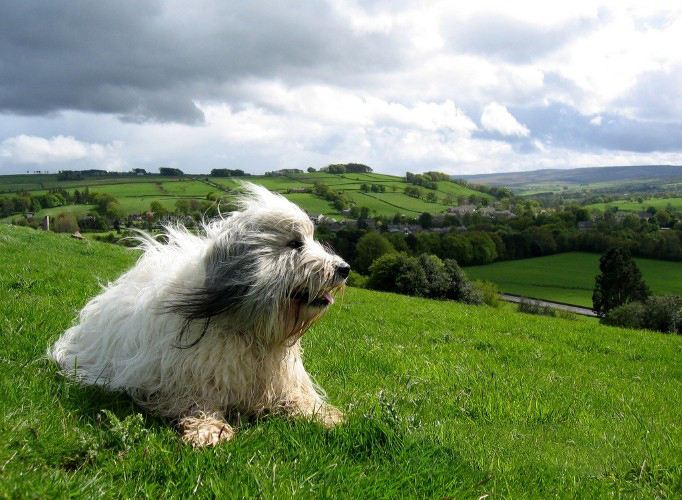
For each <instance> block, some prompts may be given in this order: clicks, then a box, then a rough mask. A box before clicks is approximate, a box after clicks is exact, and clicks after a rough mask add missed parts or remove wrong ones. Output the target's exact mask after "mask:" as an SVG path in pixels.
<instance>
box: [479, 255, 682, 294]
mask: <svg viewBox="0 0 682 500" xmlns="http://www.w3.org/2000/svg"><path fill="white" fill-rule="evenodd" d="M635 260H636V262H637V265H638V266H639V268H640V270H641V271H642V275H643V276H644V280H645V281H646V282H647V284H648V285H649V287H650V288H651V290H652V292H653V293H655V294H657V295H670V294H673V295H682V262H669V261H662V260H652V259H635ZM466 272H467V274H468V275H469V276H470V277H472V278H474V279H480V280H488V281H492V282H493V283H497V284H498V285H499V286H500V289H501V290H502V291H503V292H507V293H513V294H517V295H524V296H527V297H535V298H538V299H547V300H554V301H557V302H566V303H568V304H577V305H581V306H586V307H592V290H593V289H594V279H595V277H596V276H597V274H599V255H598V254H592V253H583V252H568V253H562V254H557V255H549V256H546V257H537V258H534V259H523V260H514V261H505V262H496V263H494V264H489V265H486V266H472V267H467V268H466Z"/></svg>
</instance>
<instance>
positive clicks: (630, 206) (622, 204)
mask: <svg viewBox="0 0 682 500" xmlns="http://www.w3.org/2000/svg"><path fill="white" fill-rule="evenodd" d="M613 207H617V208H618V210H622V211H623V212H644V211H645V210H646V209H647V208H649V207H654V208H655V209H657V210H659V209H665V208H668V207H670V208H672V209H673V210H677V211H679V210H682V198H647V199H644V200H643V201H642V203H639V202H638V201H637V200H619V201H612V202H609V203H593V204H592V205H586V206H585V208H592V209H596V210H601V211H604V210H605V209H607V208H613Z"/></svg>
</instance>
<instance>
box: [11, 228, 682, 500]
mask: <svg viewBox="0 0 682 500" xmlns="http://www.w3.org/2000/svg"><path fill="white" fill-rule="evenodd" d="M0 252H2V255H3V257H4V258H3V259H0V304H1V305H0V311H1V312H2V314H0V331H2V340H3V350H2V355H1V356H0V401H1V403H0V497H12V498H14V497H66V496H68V497H72V496H75V497H83V496H89V497H101V496H105V497H133V496H134V497H141V496H145V497H169V496H172V497H189V496H194V495H197V496H199V497H216V496H217V497H223V498H224V497H228V498H231V497H244V496H248V497H254V496H255V497H265V498H274V497H276V498H282V497H284V498H289V497H304V498H309V497H327V498H328V497H356V498H367V497H380V498H387V497H417V496H418V497H432V498H438V497H454V498H479V497H481V496H483V495H490V498H501V497H506V498H527V497H532V498H549V497H562V498H595V497H607V496H613V497H621V496H626V497H647V498H652V497H658V498H673V497H679V496H680V495H682V420H681V419H680V413H679V410H680V407H682V365H680V363H679V360H680V356H682V336H671V335H663V334H655V333H651V332H643V331H637V330H622V329H616V328H609V327H603V326H601V325H599V324H598V323H597V322H594V321H570V320H565V319H556V318H543V317H535V316H528V315H522V314H519V313H514V312H510V311H509V310H508V309H505V308H503V309H491V308H488V307H485V306H479V307H473V306H463V305H460V304H455V303H450V302H438V301H429V300H423V299H416V298H410V297H403V296H397V295H392V294H382V293H375V292H370V291H364V290H356V289H349V290H348V291H347V292H346V294H345V297H344V298H343V300H340V301H338V303H337V304H336V305H335V306H333V308H332V311H331V312H330V314H328V315H327V317H325V318H324V319H323V320H322V321H321V322H320V323H318V324H317V325H316V326H314V327H313V329H312V330H311V331H310V332H309V333H308V334H307V335H306V337H304V340H303V342H304V347H305V359H306V366H307V368H308V370H309V371H310V372H311V373H312V374H313V375H314V376H315V378H316V380H317V381H318V382H319V383H320V384H321V385H322V387H324V388H325V389H326V390H327V393H328V395H329V399H330V401H331V402H332V403H334V404H336V405H338V406H340V407H341V408H343V409H344V411H345V412H346V413H347V415H348V421H347V423H345V424H344V425H342V426H340V427H339V428H337V429H335V430H332V431H325V430H323V429H321V428H320V427H318V426H317V425H316V424H314V423H311V422H306V421H287V420H284V419H282V418H274V417H273V418H268V419H265V420H263V421H260V422H253V421H250V422H246V421H244V422H242V424H241V428H240V430H239V433H238V435H237V437H236V438H235V439H234V440H233V441H231V442H229V443H226V444H224V445H221V446H219V447H217V448H215V449H207V450H193V449H191V448H188V447H186V446H183V445H182V444H181V443H180V440H179V439H178V436H177V435H176V433H175V431H174V430H173V428H172V427H171V426H170V425H169V424H168V423H166V422H163V421H161V420H159V419H155V418H152V417H149V416H143V415H138V414H139V409H137V408H136V407H135V406H134V405H133V404H131V402H130V400H129V399H128V398H127V397H125V396H123V395H115V394H109V393H106V392H103V391H100V390H93V389H87V388H81V387H77V386H75V385H73V384H71V383H69V382H67V381H65V380H64V379H63V378H62V377H61V376H59V375H58V374H57V371H56V369H55V367H54V366H52V365H51V364H50V363H49V362H48V361H46V360H45V359H44V357H43V356H44V352H45V349H46V348H47V346H48V345H49V344H50V343H51V342H53V341H54V340H55V339H56V338H57V337H58V336H59V335H60V333H61V332H62V331H63V330H64V329H65V328H67V327H68V326H69V325H70V324H71V322H72V321H73V318H74V316H75V314H76V312H77V311H78V309H79V308H80V307H82V306H83V304H84V303H85V302H86V300H87V299H88V297H91V296H93V295H94V294H96V293H97V291H98V290H99V286H100V285H99V283H100V282H104V283H106V282H107V281H108V280H111V279H113V278H115V277H116V276H117V275H118V274H119V273H120V272H121V271H123V270H124V269H126V268H127V267H128V266H130V265H131V264H132V263H133V262H134V260H135V258H136V254H135V252H133V251H127V250H125V249H123V248H120V247H117V246H114V245H106V244H98V243H96V242H90V241H76V240H72V239H70V238H68V237H65V236H61V235H55V234H45V233H43V232H39V231H33V230H30V229H25V228H17V227H12V226H4V227H1V226H0Z"/></svg>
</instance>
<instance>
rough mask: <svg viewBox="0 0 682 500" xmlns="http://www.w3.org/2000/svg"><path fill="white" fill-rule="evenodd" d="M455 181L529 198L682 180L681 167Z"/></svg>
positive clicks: (573, 171)
mask: <svg viewBox="0 0 682 500" xmlns="http://www.w3.org/2000/svg"><path fill="white" fill-rule="evenodd" d="M456 177H457V178H460V179H464V180H466V181H469V182H471V183H473V184H489V185H493V186H505V187H509V188H512V189H513V190H514V191H516V192H520V193H525V194H530V193H531V192H534V191H561V190H564V189H585V188H590V189H596V188H604V187H611V186H614V185H627V184H643V183H647V184H659V185H665V184H668V183H679V182H680V181H681V180H682V166H680V165H636V166H626V167H620V166H614V167H584V168H567V169H543V170H530V171H524V172H500V173H494V174H476V175H458V176H456Z"/></svg>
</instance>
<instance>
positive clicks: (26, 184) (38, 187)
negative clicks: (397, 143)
mask: <svg viewBox="0 0 682 500" xmlns="http://www.w3.org/2000/svg"><path fill="white" fill-rule="evenodd" d="M205 178H206V177H205V176H186V177H183V178H180V179H178V178H177V177H176V178H172V177H160V176H154V175H147V176H130V177H107V178H93V179H88V180H79V181H63V182H59V181H57V180H56V176H49V175H39V174H36V175H15V176H0V196H11V195H12V194H14V193H15V192H16V191H17V190H25V191H28V192H32V193H35V194H44V193H45V192H46V191H47V189H48V188H53V187H62V188H64V189H67V190H69V191H70V192H73V191H74V190H76V189H79V190H81V191H82V190H83V189H85V187H86V186H87V187H88V189H90V191H91V192H100V193H108V194H111V195H112V196H114V197H116V198H118V199H119V202H120V204H121V206H122V207H123V208H124V210H125V211H126V212H128V213H137V212H141V211H145V210H148V209H149V205H150V203H151V202H152V201H160V202H161V203H162V204H163V205H164V206H165V207H166V208H168V209H171V210H172V209H174V207H175V202H176V201H177V199H178V198H180V197H183V198H194V199H202V200H203V199H206V195H207V194H209V193H211V192H220V191H221V189H220V188H219V187H216V186H212V185H210V184H209V183H207V182H204V180H203V179H205ZM207 179H208V182H210V183H213V184H216V185H218V186H222V187H224V188H225V189H235V188H237V187H238V185H239V184H238V183H239V181H240V180H247V181H250V182H253V183H255V184H260V185H262V186H265V187H267V188H268V189H270V190H272V191H277V192H279V193H282V194H285V195H286V196H287V197H288V198H289V199H291V200H292V201H295V203H298V204H299V205H300V206H301V207H302V208H303V209H304V210H307V211H308V212H309V213H313V214H323V215H327V216H329V217H335V218H342V217H343V216H342V214H341V213H339V211H338V210H336V209H335V208H334V207H333V206H332V204H331V203H329V202H328V201H327V200H324V199H322V198H320V197H319V196H316V195H315V194H313V193H288V191H289V190H290V189H301V188H308V189H311V188H312V187H313V185H314V184H315V182H323V183H325V184H327V185H329V186H330V187H331V188H332V189H334V190H337V191H343V192H344V193H345V194H347V195H348V197H349V198H350V199H351V200H353V201H354V202H355V203H357V204H358V206H360V207H362V206H365V207H367V208H369V209H370V213H371V214H372V215H375V216H376V215H383V216H388V217H392V216H393V215H395V214H396V213H403V214H405V215H409V216H416V215H419V214H421V213H423V212H431V213H441V212H443V211H444V210H445V209H446V208H447V207H446V205H444V204H443V203H442V202H443V200H444V198H445V197H446V196H447V195H452V196H454V197H455V198H456V197H458V196H471V195H476V196H478V197H485V198H490V196H489V195H487V194H484V193H481V192H479V191H475V190H473V189H470V188H467V187H464V186H461V185H459V184H455V183H452V182H444V181H441V182H438V183H437V186H438V188H437V190H436V194H437V195H438V203H427V202H426V201H424V200H421V199H417V198H412V197H410V196H407V195H405V194H404V193H403V190H404V189H405V187H406V186H408V184H407V183H406V182H405V181H404V180H403V178H401V177H396V176H392V175H384V174H377V173H369V174H354V173H349V174H342V175H332V174H327V173H324V172H315V173H310V174H308V173H306V174H296V175H290V176H262V175H260V176H255V175H254V176H248V177H243V178H225V177H208V178H207ZM362 184H368V185H369V184H379V185H382V186H385V188H386V192H384V193H363V192H362V191H361V186H362ZM428 191H429V190H426V189H424V192H428ZM453 201H455V200H453ZM63 211H65V212H69V211H71V212H80V210H76V209H72V208H67V209H65V210H63ZM56 213H59V212H56ZM38 215H39V216H42V215H46V213H45V214H43V213H42V212H38Z"/></svg>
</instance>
